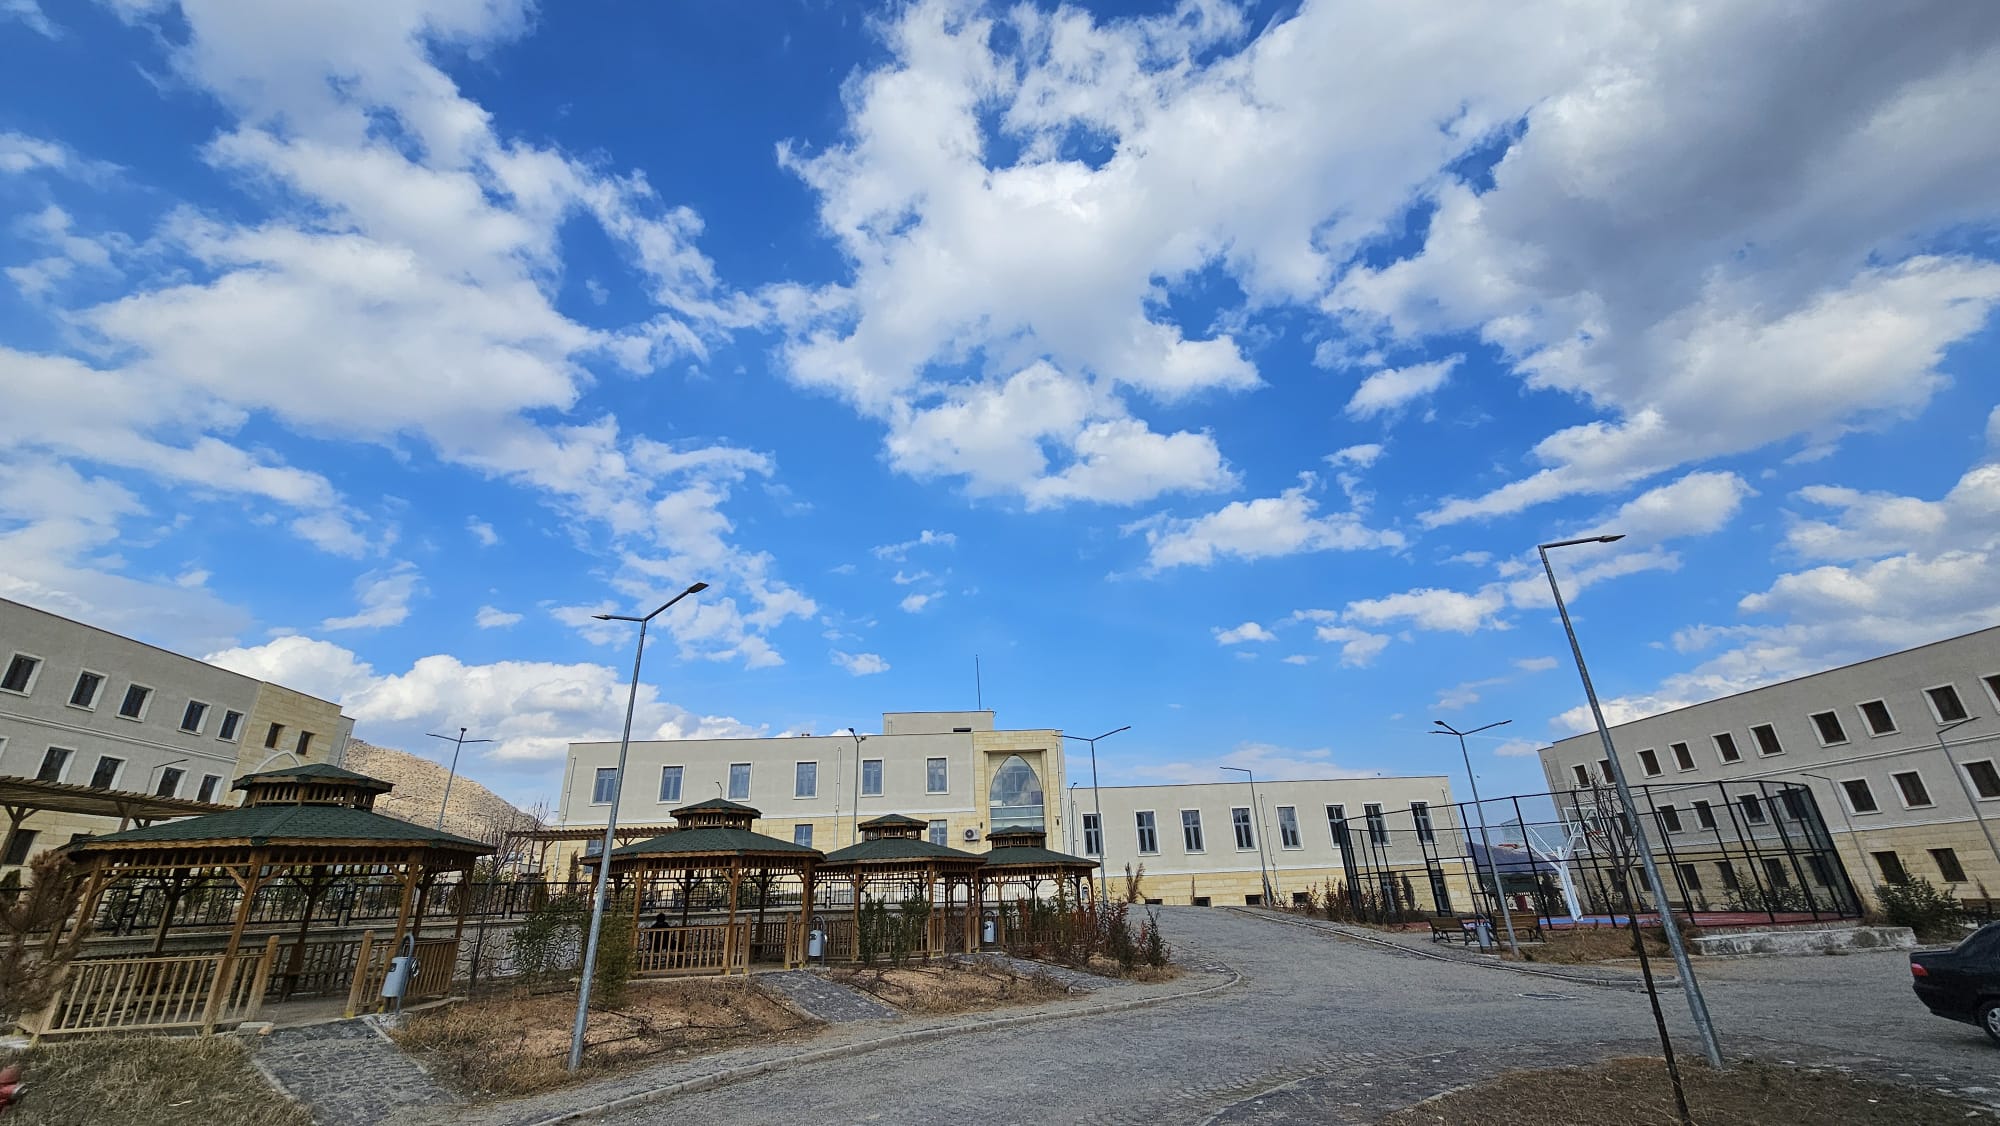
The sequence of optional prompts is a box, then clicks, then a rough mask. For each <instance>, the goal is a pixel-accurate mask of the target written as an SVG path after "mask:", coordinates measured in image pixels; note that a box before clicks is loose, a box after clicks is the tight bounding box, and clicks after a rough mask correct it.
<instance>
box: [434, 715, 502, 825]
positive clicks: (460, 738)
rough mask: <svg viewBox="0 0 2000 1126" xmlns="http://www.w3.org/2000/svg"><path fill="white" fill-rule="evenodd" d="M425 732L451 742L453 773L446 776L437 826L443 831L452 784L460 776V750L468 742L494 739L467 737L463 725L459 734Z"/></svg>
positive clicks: (486, 741) (489, 741)
mask: <svg viewBox="0 0 2000 1126" xmlns="http://www.w3.org/2000/svg"><path fill="white" fill-rule="evenodd" d="M425 734H427V735H429V736H430V737H431V738H433V739H446V740H449V741H450V742H451V773H449V774H446V775H445V776H444V800H443V801H441V802H439V803H438V823H437V827H438V831H439V832H443V831H444V811H445V809H446V807H448V806H450V805H451V784H452V782H453V781H455V780H456V779H457V778H458V752H460V751H462V750H464V749H465V745H466V744H467V743H491V742H492V741H493V740H491V739H467V738H466V737H465V728H463V727H461V728H459V729H458V734H457V735H439V734H437V733H436V732H425Z"/></svg>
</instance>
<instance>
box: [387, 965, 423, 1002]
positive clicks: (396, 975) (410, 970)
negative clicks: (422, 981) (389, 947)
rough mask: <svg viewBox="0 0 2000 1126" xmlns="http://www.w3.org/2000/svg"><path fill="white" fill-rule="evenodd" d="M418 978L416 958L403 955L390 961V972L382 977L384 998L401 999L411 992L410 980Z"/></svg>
mask: <svg viewBox="0 0 2000 1126" xmlns="http://www.w3.org/2000/svg"><path fill="white" fill-rule="evenodd" d="M416 976H417V960H416V958H414V957H412V956H411V955H408V954H401V955H398V956H396V957H394V958H391V959H389V972H388V973H386V974H383V975H382V996H384V997H393V998H397V999H401V998H402V996H403V995H404V994H405V993H408V992H409V991H410V979H411V978H414V977H416Z"/></svg>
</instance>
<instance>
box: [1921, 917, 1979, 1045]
mask: <svg viewBox="0 0 2000 1126" xmlns="http://www.w3.org/2000/svg"><path fill="white" fill-rule="evenodd" d="M1910 976H1911V978H1912V981H1911V986H1912V987H1913V988H1915V989H1916V991H1917V1000H1919V1001H1922V1002H1923V1003H1924V1007H1925V1008H1927V1009H1929V1010H1930V1011H1931V1012H1933V1013H1936V1014H1937V1015H1938V1016H1941V1017H1945V1018H1947V1019H1949V1020H1958V1021H1964V1022H1965V1023H1967V1024H1976V1025H1978V1026H1979V1027H1981V1028H1983V1029H1985V1030H1986V1035H1988V1036H1991V1037H1992V1038H1993V1042H1994V1043H1996V1044H2000V923H1988V924H1986V925H1985V926H1983V927H1981V928H1979V929H1978V930H1976V931H1973V932H1972V934H1971V935H1970V936H1968V937H1967V938H1966V940H1965V941H1964V942H1961V943H1959V944H1958V945H1957V946H1954V947H1952V948H1951V949H1949V950H1930V951H1925V952H1923V953H1919V954H1912V955H1910Z"/></svg>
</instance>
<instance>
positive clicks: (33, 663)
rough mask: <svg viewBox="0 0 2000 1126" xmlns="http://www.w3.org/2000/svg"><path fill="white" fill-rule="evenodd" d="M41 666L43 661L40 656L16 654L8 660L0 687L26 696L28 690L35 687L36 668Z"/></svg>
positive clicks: (0, 676) (1, 677)
mask: <svg viewBox="0 0 2000 1126" xmlns="http://www.w3.org/2000/svg"><path fill="white" fill-rule="evenodd" d="M41 667H42V661H41V658H39V657H30V656H28V655H27V654H26V653H16V654H14V656H13V657H12V658H10V659H9V660H8V661H7V671H6V673H5V674H4V675H0V688H4V689H6V690H7V691H9V692H18V693H20V694H21V695H23V696H26V695H27V694H28V690H29V689H31V688H33V687H34V684H35V670H36V669H39V668H41Z"/></svg>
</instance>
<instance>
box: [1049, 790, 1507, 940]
mask: <svg viewBox="0 0 2000 1126" xmlns="http://www.w3.org/2000/svg"><path fill="white" fill-rule="evenodd" d="M1256 798H1257V801H1256V802H1255V803H1254V804H1253V802H1252V799H1251V789H1250V786H1249V785H1248V784H1247V783H1246V782H1244V781H1241V780H1238V781H1233V782H1214V783H1192V784H1182V785H1164V786H1105V787H1103V788H1102V789H1101V790H1100V791H1099V792H1098V794H1097V795H1095V796H1094V795H1093V793H1092V791H1091V788H1090V787H1089V786H1088V785H1087V784H1085V785H1078V786H1076V787H1073V788H1071V789H1070V790H1069V791H1068V792H1067V793H1066V794H1065V795H1064V799H1063V800H1064V801H1065V803H1068V804H1071V805H1073V806H1074V811H1073V813H1074V821H1073V824H1075V825H1076V826H1077V829H1076V830H1075V832H1074V833H1073V834H1072V835H1071V836H1070V837H1069V838H1066V839H1065V840H1064V842H1063V843H1064V846H1065V847H1066V848H1067V849H1068V850H1069V851H1071V852H1075V853H1077V854H1079V855H1090V853H1088V852H1085V849H1086V848H1088V847H1089V846H1090V843H1091V841H1092V840H1093V839H1094V836H1095V835H1094V834H1093V833H1091V832H1090V824H1091V822H1092V821H1093V820H1094V817H1095V814H1094V804H1095V801H1096V800H1101V802H1102V804H1103V816H1104V828H1105V834H1104V849H1105V866H1106V873H1107V877H1108V882H1109V889H1108V890H1109V892H1110V894H1112V895H1121V894H1122V893H1123V888H1124V879H1125V870H1126V868H1127V866H1128V865H1129V866H1131V867H1133V868H1135V869H1136V868H1137V867H1139V866H1141V865H1143V866H1144V868H1145V876H1144V879H1143V881H1142V888H1143V892H1144V895H1143V897H1144V898H1147V899H1157V900H1160V901H1161V902H1164V903H1170V904H1187V903H1194V904H1203V903H1206V904H1207V905H1209V906H1224V905H1232V904H1233V905H1242V904H1245V903H1251V902H1260V901H1261V900H1262V896H1263V879H1264V877H1263V871H1264V870H1265V869H1266V868H1268V870H1269V873H1270V879H1271V885H1272V892H1273V896H1274V900H1275V902H1277V903H1279V904H1289V903H1292V902H1294V901H1295V900H1296V899H1297V898H1298V897H1299V896H1300V895H1302V894H1304V893H1306V892H1308V891H1313V892H1320V891H1322V890H1323V889H1324V887H1325V885H1326V884H1327V882H1328V881H1329V880H1331V881H1335V882H1337V883H1340V884H1343V885H1344V884H1347V883H1349V882H1350V881H1354V882H1358V883H1361V884H1363V885H1367V886H1372V887H1380V881H1381V879H1382V878H1383V877H1384V876H1388V877H1390V878H1392V879H1394V880H1395V881H1396V883H1395V890H1396V892H1397V894H1399V895H1401V894H1407V893H1408V892H1410V891H1414V893H1415V894H1414V897H1413V900H1414V902H1415V903H1416V904H1417V905H1418V906H1419V907H1420V908H1422V909H1424V910H1432V909H1435V908H1436V907H1437V906H1439V905H1438V904H1437V903H1436V902H1435V901H1436V899H1437V898H1438V896H1437V895H1435V894H1434V891H1433V888H1432V886H1431V877H1432V876H1433V875H1435V877H1436V880H1437V881H1438V884H1439V887H1438V888H1437V889H1436V890H1437V891H1439V892H1441V893H1442V898H1443V900H1444V903H1443V904H1442V906H1443V907H1444V908H1445V909H1456V908H1458V907H1464V906H1467V905H1469V903H1470V897H1469V894H1468V893H1469V890H1470V881H1469V878H1468V876H1467V874H1466V873H1465V872H1463V871H1462V870H1461V869H1462V867H1463V866H1462V864H1461V863H1460V862H1459V861H1458V860H1456V859H1455V858H1457V857H1461V856H1464V855H1466V853H1467V852H1468V850H1467V848H1466V847H1465V839H1464V836H1463V832H1462V829H1461V826H1459V825H1458V823H1457V821H1456V816H1457V807H1456V806H1454V805H1452V799H1451V787H1450V783H1449V781H1448V780H1447V779H1446V778H1444V777H1443V776H1416V777H1399V778H1344V779H1311V780H1288V779H1271V780H1268V781H1267V780H1265V779H1261V778H1260V779H1258V780H1257V786H1256ZM1413 810H1414V811H1415V812H1413ZM1253 811H1254V812H1253ZM1336 818H1344V819H1345V826H1346V830H1347V833H1348V846H1349V851H1350V852H1351V853H1352V854H1353V855H1352V856H1351V857H1350V856H1348V855H1346V854H1343V851H1342V849H1341V848H1340V846H1339V844H1338V843H1337V840H1336V833H1337V830H1338V825H1337V822H1336ZM1147 819H1149V820H1147ZM1245 822H1247V823H1245ZM1239 825H1240V828H1239ZM1260 841H1261V843H1262V846H1263V847H1262V849H1261V851H1260V849H1259V847H1258V845H1259V842H1260ZM1050 844H1051V846H1052V847H1053V846H1054V845H1055V841H1054V839H1053V838H1052V839H1051V841H1050ZM1433 857H1450V858H1454V859H1451V860H1448V861H1443V862H1434V861H1432V860H1431V858H1433ZM1350 859H1351V860H1352V862H1353V866H1352V870H1350V867H1349V860H1350ZM1405 878H1407V879H1409V880H1410V881H1411V884H1412V885H1413V887H1405V886H1404V885H1403V883H1402V881H1403V880H1404V879H1405Z"/></svg>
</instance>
